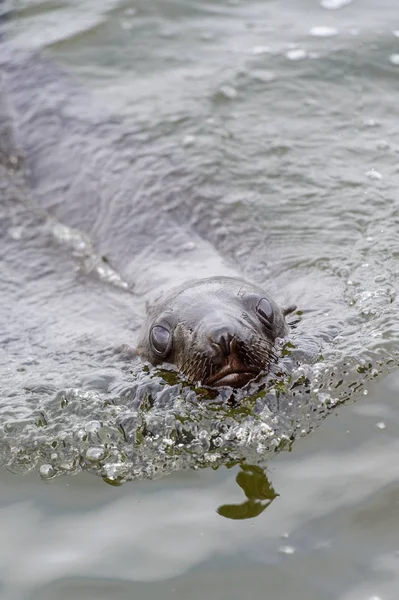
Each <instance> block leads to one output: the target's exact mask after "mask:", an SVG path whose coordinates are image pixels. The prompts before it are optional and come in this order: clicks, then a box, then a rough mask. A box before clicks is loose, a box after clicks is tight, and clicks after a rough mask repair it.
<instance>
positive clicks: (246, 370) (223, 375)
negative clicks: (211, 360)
mask: <svg viewBox="0 0 399 600" xmlns="http://www.w3.org/2000/svg"><path fill="white" fill-rule="evenodd" d="M257 375H259V370H258V369H255V368H253V367H248V366H244V365H243V366H242V367H240V366H237V365H234V366H232V365H230V364H227V365H225V366H224V367H222V368H221V369H220V370H219V371H218V372H217V373H215V375H212V377H209V378H208V379H206V381H205V382H204V383H205V385H208V386H211V387H222V386H225V385H226V386H229V387H234V388H239V387H243V386H244V385H246V384H247V383H248V382H249V381H251V379H254V378H255V377H256V376H257Z"/></svg>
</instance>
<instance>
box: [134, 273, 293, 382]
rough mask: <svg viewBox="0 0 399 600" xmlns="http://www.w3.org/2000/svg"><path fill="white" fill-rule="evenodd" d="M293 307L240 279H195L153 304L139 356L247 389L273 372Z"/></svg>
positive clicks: (187, 373) (202, 378)
mask: <svg viewBox="0 0 399 600" xmlns="http://www.w3.org/2000/svg"><path fill="white" fill-rule="evenodd" d="M293 310H295V308H294V307H290V308H288V309H286V310H282V309H280V308H279V307H278V306H277V304H276V303H275V302H274V301H273V300H272V299H271V298H270V297H269V296H268V295H267V294H266V293H265V291H264V290H262V289H261V288H259V287H258V286H256V285H253V284H251V283H248V282H247V281H244V280H242V279H239V278H235V277H210V278H206V279H198V280H194V281H189V282H188V283H186V284H184V285H182V286H180V287H177V288H174V289H173V290H171V292H169V294H167V295H166V296H165V297H164V298H162V299H161V300H160V301H159V302H158V303H156V304H155V305H154V306H152V307H151V309H150V310H149V313H148V316H147V319H146V321H145V323H144V325H143V327H142V330H141V333H140V338H139V342H138V345H137V354H138V355H139V356H140V357H141V358H142V359H143V360H145V361H148V362H150V363H151V364H153V365H159V364H162V363H168V364H173V365H175V367H176V368H177V369H178V370H179V371H180V372H181V373H183V374H184V375H185V376H186V377H187V378H188V379H189V380H190V381H193V382H197V381H199V382H201V383H202V384H204V385H210V386H216V387H218V386H224V385H226V386H232V387H242V386H244V385H245V384H246V383H248V381H250V380H251V379H253V378H254V377H256V376H257V375H259V373H261V372H262V371H267V370H268V368H269V365H270V362H271V361H272V360H273V358H274V357H275V353H274V344H275V341H276V339H277V338H281V337H284V336H285V335H286V334H287V333H288V326H287V324H286V322H285V315H286V314H288V313H290V312H292V311H293Z"/></svg>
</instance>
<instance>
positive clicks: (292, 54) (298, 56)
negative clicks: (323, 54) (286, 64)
mask: <svg viewBox="0 0 399 600" xmlns="http://www.w3.org/2000/svg"><path fill="white" fill-rule="evenodd" d="M285 56H286V57H287V58H288V59H289V60H303V59H304V58H306V57H307V53H306V50H304V49H303V48H292V50H287V52H286V53H285Z"/></svg>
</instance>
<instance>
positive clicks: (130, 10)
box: [123, 8, 137, 17]
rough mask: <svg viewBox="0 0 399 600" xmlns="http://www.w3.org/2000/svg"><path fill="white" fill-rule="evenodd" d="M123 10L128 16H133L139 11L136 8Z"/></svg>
mask: <svg viewBox="0 0 399 600" xmlns="http://www.w3.org/2000/svg"><path fill="white" fill-rule="evenodd" d="M123 12H124V13H125V15H126V16H127V17H133V16H134V15H135V14H136V13H137V10H136V9H135V8H126V9H125V10H124V11H123Z"/></svg>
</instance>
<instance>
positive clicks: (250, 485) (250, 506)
mask: <svg viewBox="0 0 399 600" xmlns="http://www.w3.org/2000/svg"><path fill="white" fill-rule="evenodd" d="M240 467H241V471H240V472H239V473H238V475H237V477H236V482H237V484H238V485H239V486H240V488H241V489H242V490H243V492H244V494H245V496H246V497H247V500H246V501H245V502H243V503H242V504H223V505H222V506H219V508H218V509H217V513H218V514H219V515H220V516H221V517H225V518H226V519H235V520H239V519H251V518H253V517H257V516H259V515H260V514H261V513H262V512H263V511H264V510H265V508H267V507H268V506H270V504H271V503H272V502H273V500H274V499H275V498H277V496H278V494H277V493H276V492H275V491H274V488H273V486H272V485H271V483H270V482H269V480H268V478H267V475H266V473H265V471H263V469H261V468H260V467H257V466H256V465H245V464H243V463H241V464H240Z"/></svg>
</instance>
